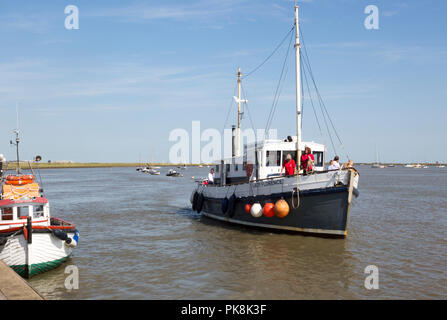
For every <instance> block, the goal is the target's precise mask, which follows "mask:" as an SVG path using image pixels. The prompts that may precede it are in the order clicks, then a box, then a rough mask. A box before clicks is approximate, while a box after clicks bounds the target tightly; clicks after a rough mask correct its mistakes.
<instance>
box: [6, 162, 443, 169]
mask: <svg viewBox="0 0 447 320" xmlns="http://www.w3.org/2000/svg"><path fill="white" fill-rule="evenodd" d="M373 164H374V163H373V162H370V163H368V162H359V163H356V164H354V166H355V165H366V166H370V165H373ZM381 164H382V165H385V166H389V165H394V166H405V165H407V163H381ZM184 165H185V164H183V163H152V164H151V166H153V167H183V166H184ZM200 165H202V166H204V167H206V166H213V165H214V164H206V163H202V164H195V163H190V164H186V166H187V167H198V166H200ZM421 165H424V166H441V165H445V166H447V164H445V163H421ZM31 166H32V168H33V169H69V168H112V167H134V168H138V167H146V166H147V164H140V163H127V162H119V163H114V162H111V163H108V162H71V163H66V162H52V163H36V162H32V163H31ZM16 168H17V164H16V163H15V162H9V163H8V165H7V166H6V165H4V166H3V170H5V169H7V170H15V169H16ZM20 168H21V169H23V170H27V169H29V164H28V163H25V162H22V163H21V164H20Z"/></svg>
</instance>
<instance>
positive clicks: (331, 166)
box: [327, 160, 339, 171]
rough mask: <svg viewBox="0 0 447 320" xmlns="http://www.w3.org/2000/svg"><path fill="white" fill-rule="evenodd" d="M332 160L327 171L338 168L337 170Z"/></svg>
mask: <svg viewBox="0 0 447 320" xmlns="http://www.w3.org/2000/svg"><path fill="white" fill-rule="evenodd" d="M334 162H335V161H334V160H331V162H330V163H329V167H328V168H327V169H328V170H329V171H331V170H338V169H339V168H337V166H336V165H335V164H334Z"/></svg>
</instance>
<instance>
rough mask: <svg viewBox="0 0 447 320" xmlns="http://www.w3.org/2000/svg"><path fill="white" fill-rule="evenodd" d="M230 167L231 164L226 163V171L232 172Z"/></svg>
mask: <svg viewBox="0 0 447 320" xmlns="http://www.w3.org/2000/svg"><path fill="white" fill-rule="evenodd" d="M230 168H231V167H230V164H227V165H226V171H227V172H230Z"/></svg>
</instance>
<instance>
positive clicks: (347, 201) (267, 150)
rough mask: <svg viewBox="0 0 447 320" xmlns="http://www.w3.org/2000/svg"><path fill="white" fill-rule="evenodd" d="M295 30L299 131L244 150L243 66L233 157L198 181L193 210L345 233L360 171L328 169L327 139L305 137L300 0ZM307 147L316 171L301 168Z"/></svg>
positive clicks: (290, 228) (229, 219)
mask: <svg viewBox="0 0 447 320" xmlns="http://www.w3.org/2000/svg"><path fill="white" fill-rule="evenodd" d="M293 30H294V31H295V53H296V55H295V67H296V69H295V72H296V113H295V112H294V114H296V129H297V135H296V136H294V137H291V136H289V137H287V139H285V140H274V139H264V141H256V142H255V143H251V144H246V145H245V146H244V150H243V152H241V147H240V141H241V133H240V132H241V125H240V124H241V115H242V113H241V108H240V104H241V103H247V100H244V99H241V75H242V74H241V72H240V70H239V71H238V74H237V75H238V97H235V101H236V102H237V103H238V126H237V143H236V142H235V141H236V128H235V127H233V152H232V157H231V158H230V159H225V160H221V161H220V162H218V163H216V165H215V174H216V177H215V178H214V183H213V184H208V185H206V184H203V183H199V184H198V185H197V187H196V188H195V190H193V192H192V194H191V198H190V201H191V204H192V208H193V210H196V211H197V212H203V215H205V216H207V217H210V218H213V219H217V220H222V221H226V222H230V223H235V224H242V225H247V226H253V227H261V228H267V229H279V230H288V231H297V232H303V233H312V234H319V235H333V236H342V237H345V236H346V235H347V227H348V216H349V211H350V207H351V203H352V200H353V195H355V196H358V194H359V193H358V189H357V188H358V181H359V174H358V172H357V170H355V169H354V168H353V167H352V165H353V162H352V161H349V162H348V163H347V164H346V165H344V166H343V167H342V168H340V169H338V170H330V171H329V170H326V168H325V167H324V163H325V160H326V147H325V145H323V144H318V143H315V142H303V141H302V138H301V137H302V132H301V131H302V128H301V120H302V119H301V116H302V108H301V104H302V96H301V92H302V91H301V67H300V63H301V59H303V57H302V56H301V58H300V51H301V44H300V32H299V23H298V7H297V6H295V24H294V29H292V30H291V31H290V32H292V31H293ZM289 48H290V47H289ZM275 50H276V49H275ZM286 58H287V55H286ZM303 61H304V62H305V64H304V68H303V70H304V69H305V68H308V70H309V69H310V67H308V60H303ZM306 63H307V64H306ZM309 72H311V71H310V70H309ZM312 79H313V77H312ZM273 111H274V110H273ZM334 130H335V129H334ZM305 147H309V148H310V149H311V151H312V154H313V156H314V159H315V163H314V165H313V166H312V167H313V170H312V171H307V170H306V171H305V170H304V169H303V170H300V169H301V168H309V167H308V166H303V167H302V166H301V159H302V158H301V154H302V153H303V152H304V150H305ZM334 149H335V148H334ZM289 155H290V157H291V158H292V159H293V160H294V161H295V163H296V164H297V166H296V167H295V170H296V172H295V174H290V173H288V174H290V175H288V176H282V175H281V170H282V167H283V164H284V161H285V158H286V156H287V157H289ZM290 157H289V158H290ZM306 157H307V156H305V157H304V158H303V159H306ZM348 159H349V158H348ZM305 161H306V162H307V161H308V160H305Z"/></svg>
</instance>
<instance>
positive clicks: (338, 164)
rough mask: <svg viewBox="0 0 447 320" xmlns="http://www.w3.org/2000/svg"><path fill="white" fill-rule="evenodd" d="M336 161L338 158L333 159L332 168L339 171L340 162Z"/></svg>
mask: <svg viewBox="0 0 447 320" xmlns="http://www.w3.org/2000/svg"><path fill="white" fill-rule="evenodd" d="M338 160H339V158H338V156H335V157H334V166H335V169H337V170H338V169H340V162H338Z"/></svg>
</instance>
